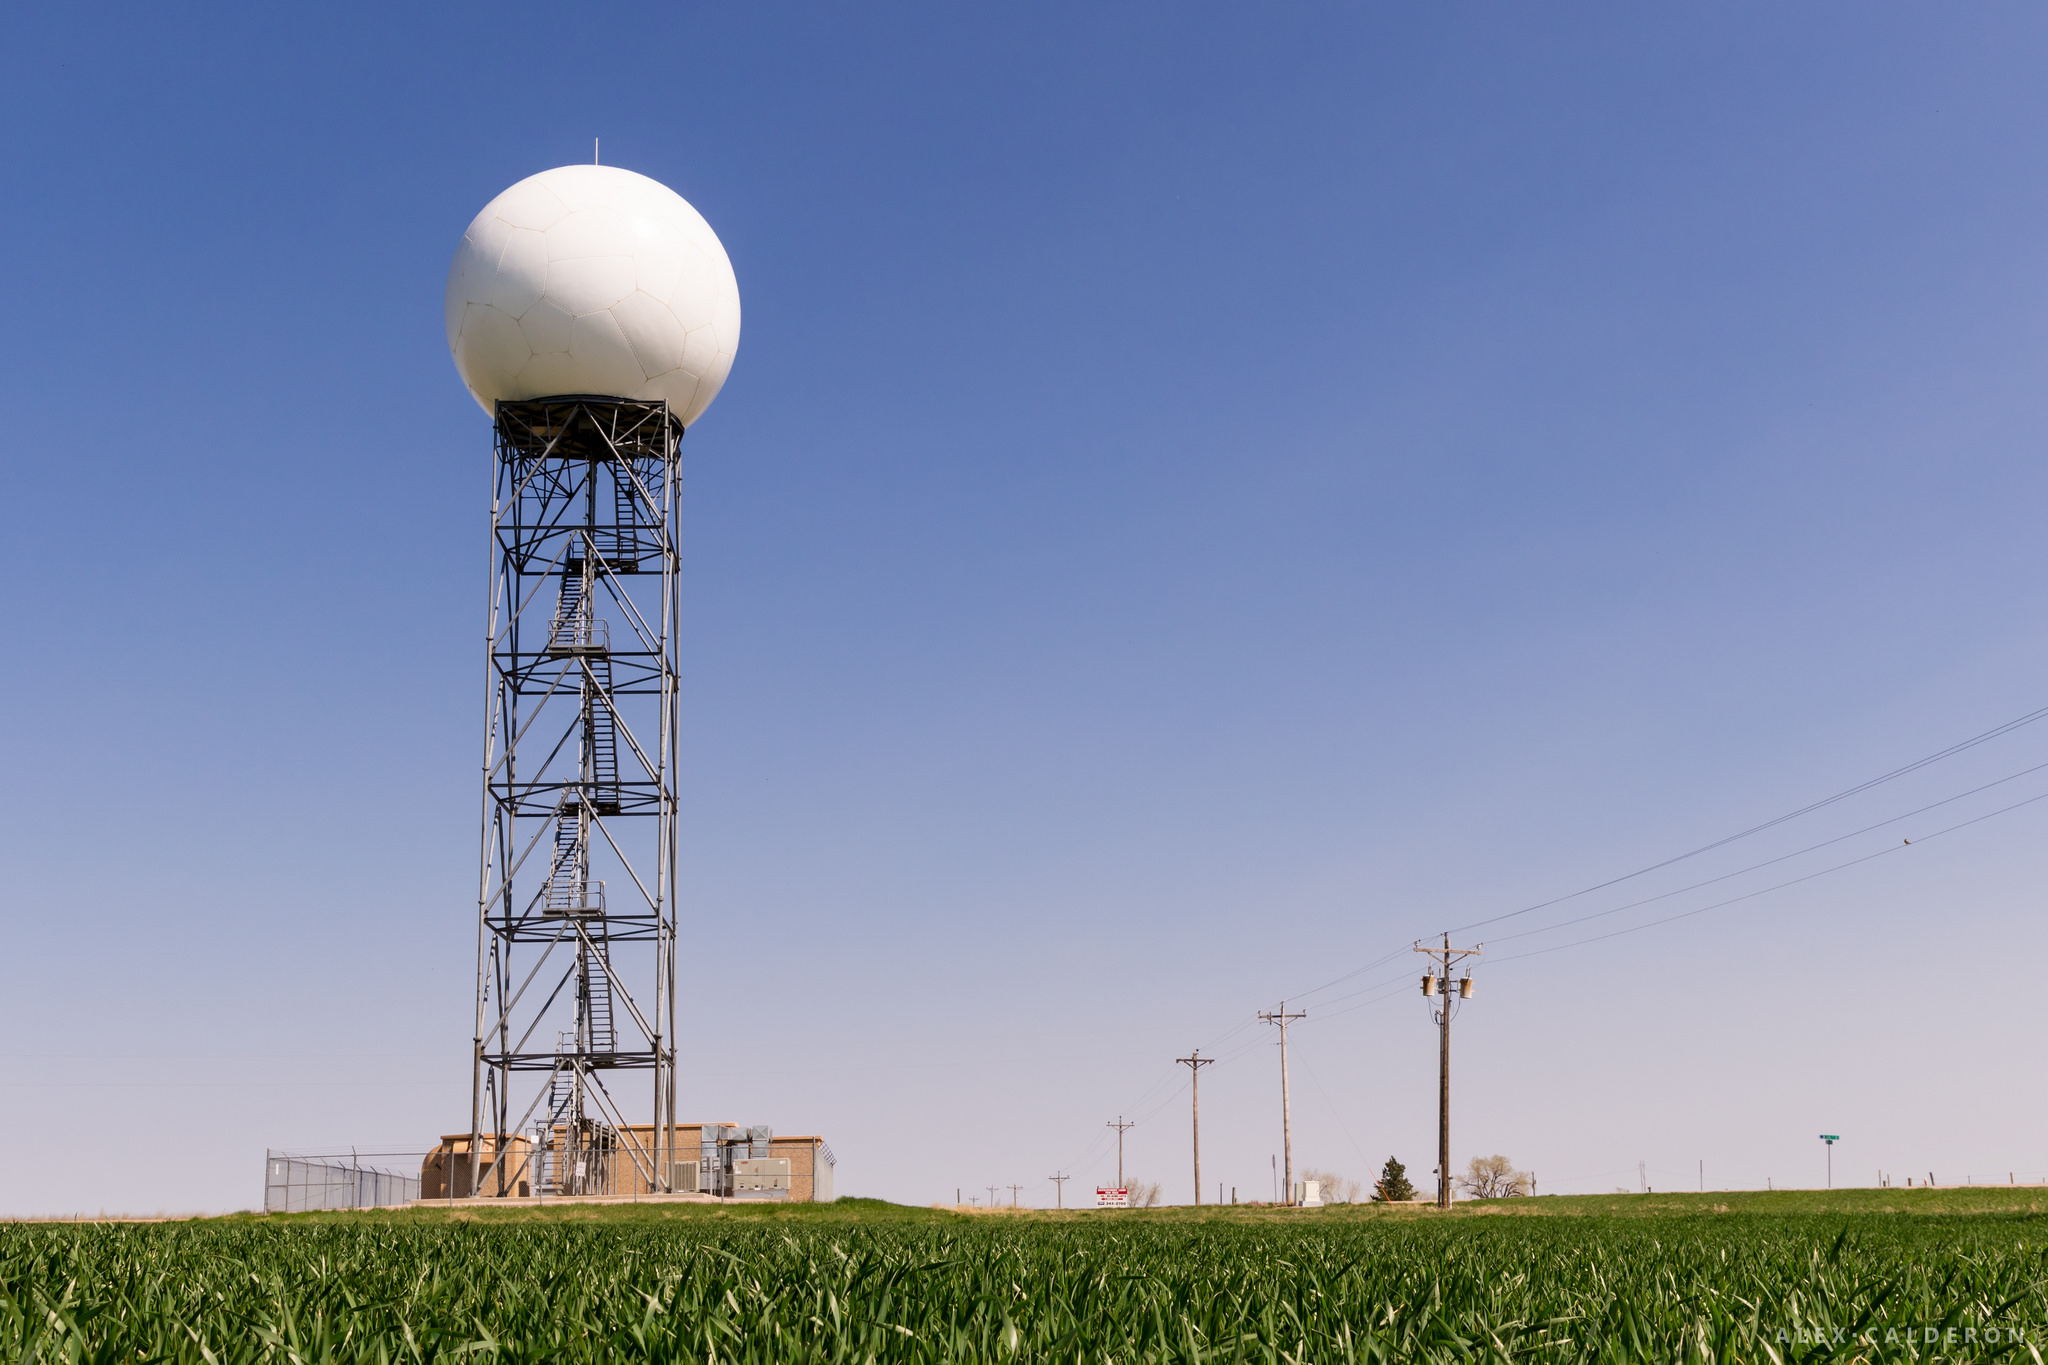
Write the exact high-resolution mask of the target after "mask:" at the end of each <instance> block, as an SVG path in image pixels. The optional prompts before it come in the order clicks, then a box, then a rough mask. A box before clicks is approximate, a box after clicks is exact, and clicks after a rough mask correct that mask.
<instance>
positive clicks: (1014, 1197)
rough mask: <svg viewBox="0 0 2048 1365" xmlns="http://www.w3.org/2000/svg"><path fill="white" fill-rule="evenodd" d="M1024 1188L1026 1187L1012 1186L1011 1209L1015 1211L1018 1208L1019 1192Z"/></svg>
mask: <svg viewBox="0 0 2048 1365" xmlns="http://www.w3.org/2000/svg"><path fill="white" fill-rule="evenodd" d="M1023 1188H1024V1187H1023V1186H1022V1185H1012V1186H1010V1207H1011V1208H1013V1209H1014V1208H1016V1207H1017V1191H1019V1190H1021V1189H1023Z"/></svg>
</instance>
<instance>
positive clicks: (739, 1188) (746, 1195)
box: [732, 1156, 789, 1199]
mask: <svg viewBox="0 0 2048 1365" xmlns="http://www.w3.org/2000/svg"><path fill="white" fill-rule="evenodd" d="M732 1192H733V1194H734V1195H736V1196H737V1197H739V1198H741V1199H787V1198H789V1158H788V1157H786V1156H757V1157H748V1158H746V1159H744V1160H741V1161H735V1162H733V1163H732Z"/></svg>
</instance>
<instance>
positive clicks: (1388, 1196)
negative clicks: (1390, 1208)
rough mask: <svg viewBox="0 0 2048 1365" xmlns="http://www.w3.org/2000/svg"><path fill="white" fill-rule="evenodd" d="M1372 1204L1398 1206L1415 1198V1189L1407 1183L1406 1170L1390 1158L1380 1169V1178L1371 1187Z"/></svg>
mask: <svg viewBox="0 0 2048 1365" xmlns="http://www.w3.org/2000/svg"><path fill="white" fill-rule="evenodd" d="M1372 1197H1373V1200H1374V1202H1376V1203H1380V1204H1400V1203H1405V1202H1406V1201H1408V1200H1410V1199H1413V1198H1414V1197H1415V1187H1414V1186H1413V1185H1411V1184H1409V1183H1408V1168H1407V1167H1406V1166H1403V1165H1402V1164H1401V1163H1400V1162H1398V1161H1396V1160H1394V1158H1392V1157H1388V1158H1387V1164H1386V1165H1385V1166H1384V1167H1382V1168H1381V1169H1380V1178H1379V1179H1378V1180H1375V1181H1374V1182H1373V1185H1372Z"/></svg>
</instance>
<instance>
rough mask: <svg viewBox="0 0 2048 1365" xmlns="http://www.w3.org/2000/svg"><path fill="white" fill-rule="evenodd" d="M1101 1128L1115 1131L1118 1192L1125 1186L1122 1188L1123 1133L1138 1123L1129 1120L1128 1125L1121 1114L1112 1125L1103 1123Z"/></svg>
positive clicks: (1134, 1120)
mask: <svg viewBox="0 0 2048 1365" xmlns="http://www.w3.org/2000/svg"><path fill="white" fill-rule="evenodd" d="M1102 1126H1103V1127H1105V1128H1114V1129H1116V1187H1117V1188H1118V1189H1120V1190H1121V1189H1123V1188H1125V1186H1124V1133H1125V1131H1126V1130H1128V1129H1131V1128H1136V1127H1137V1126H1138V1121H1137V1120H1136V1119H1132V1120H1131V1121H1130V1122H1129V1123H1125V1122H1124V1116H1123V1115H1122V1114H1118V1115H1117V1116H1116V1121H1115V1122H1113V1123H1105V1124H1103V1125H1102Z"/></svg>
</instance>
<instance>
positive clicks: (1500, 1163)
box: [1458, 1155, 1529, 1199]
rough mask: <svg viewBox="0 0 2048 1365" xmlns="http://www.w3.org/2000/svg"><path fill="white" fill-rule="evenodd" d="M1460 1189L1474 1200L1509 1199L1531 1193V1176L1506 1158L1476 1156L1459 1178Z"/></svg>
mask: <svg viewBox="0 0 2048 1365" xmlns="http://www.w3.org/2000/svg"><path fill="white" fill-rule="evenodd" d="M1458 1188H1459V1189H1461V1190H1463V1191H1464V1192H1465V1193H1466V1194H1468V1195H1470V1196H1471V1197H1472V1198H1474V1199H1507V1198H1510V1197H1512V1196H1514V1195H1518V1194H1527V1193H1528V1192H1529V1176H1528V1173H1527V1172H1524V1171H1518V1170H1516V1169H1515V1163H1514V1162H1512V1161H1509V1160H1508V1159H1507V1158H1506V1157H1504V1156H1498V1155H1496V1156H1475V1157H1473V1158H1472V1164H1471V1165H1470V1166H1467V1167H1466V1168H1465V1174H1463V1175H1461V1176H1459V1177H1458Z"/></svg>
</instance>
